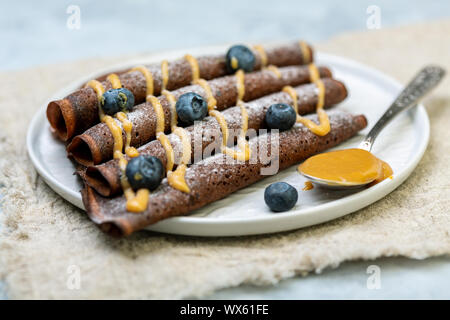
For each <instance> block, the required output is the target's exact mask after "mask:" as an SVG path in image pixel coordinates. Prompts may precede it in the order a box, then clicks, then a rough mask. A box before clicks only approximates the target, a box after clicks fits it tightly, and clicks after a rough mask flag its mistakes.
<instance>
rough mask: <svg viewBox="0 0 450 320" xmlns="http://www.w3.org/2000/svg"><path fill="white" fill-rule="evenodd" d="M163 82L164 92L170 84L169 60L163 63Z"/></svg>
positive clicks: (162, 88)
mask: <svg viewBox="0 0 450 320" xmlns="http://www.w3.org/2000/svg"><path fill="white" fill-rule="evenodd" d="M161 80H162V81H161V91H163V90H166V88H167V84H168V83H169V61H167V60H163V61H162V62H161Z"/></svg>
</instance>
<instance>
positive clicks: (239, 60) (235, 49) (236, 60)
mask: <svg viewBox="0 0 450 320" xmlns="http://www.w3.org/2000/svg"><path fill="white" fill-rule="evenodd" d="M225 59H226V60H225V62H226V67H227V71H228V73H235V72H236V71H238V70H239V69H242V70H244V71H245V72H252V71H253V68H254V66H255V61H256V59H255V55H254V54H253V52H252V50H250V49H249V48H247V47H246V46H243V45H235V46H232V47H231V48H230V49H229V50H228V52H227V54H226V58H225Z"/></svg>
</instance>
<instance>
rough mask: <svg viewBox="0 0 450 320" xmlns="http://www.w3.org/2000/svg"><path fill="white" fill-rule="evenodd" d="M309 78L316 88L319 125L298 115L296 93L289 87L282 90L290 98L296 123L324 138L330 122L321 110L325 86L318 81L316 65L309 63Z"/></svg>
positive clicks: (328, 130)
mask: <svg viewBox="0 0 450 320" xmlns="http://www.w3.org/2000/svg"><path fill="white" fill-rule="evenodd" d="M308 70H309V76H310V80H311V82H312V83H314V84H315V85H316V87H317V91H318V92H317V105H316V112H317V115H318V117H319V124H317V123H315V122H314V121H311V120H309V119H307V118H304V117H302V116H300V115H299V114H298V96H297V92H296V91H295V89H294V88H292V87H291V86H286V87H284V88H283V92H286V93H287V94H289V95H290V96H291V99H292V107H293V108H294V110H295V112H296V113H297V122H299V123H301V124H303V125H304V126H305V127H307V128H308V129H309V130H311V132H312V133H314V134H316V135H318V136H324V135H326V134H328V132H330V129H331V128H330V120H329V119H328V115H327V113H326V112H325V110H324V109H323V107H324V104H325V86H324V84H323V81H322V80H321V79H320V73H319V70H318V69H317V67H316V65H315V64H313V63H311V64H309V65H308Z"/></svg>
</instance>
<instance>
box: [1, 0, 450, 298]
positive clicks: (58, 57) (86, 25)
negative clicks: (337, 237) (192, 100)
mask: <svg viewBox="0 0 450 320" xmlns="http://www.w3.org/2000/svg"><path fill="white" fill-rule="evenodd" d="M71 4H74V5H79V6H80V9H81V28H80V29H79V30H69V29H68V28H67V27H66V20H67V18H68V17H69V14H67V13H66V9H67V7H68V6H69V5H71ZM369 5H378V6H379V7H380V9H381V26H382V27H385V26H391V25H398V24H407V23H413V22H420V21H425V20H428V19H434V18H442V17H446V16H447V17H448V16H449V15H450V2H449V1H433V2H430V1H396V2H395V4H394V3H393V2H392V1H366V0H364V1H359V2H357V3H352V4H351V5H347V6H345V5H343V4H342V3H341V2H337V1H329V0H326V1H320V2H311V1H283V2H274V1H245V2H244V1H231V0H229V1H226V2H225V1H220V2H219V1H205V0H201V1H195V3H194V2H193V1H189V2H188V1H171V2H169V1H157V2H156V1H149V2H145V1H128V2H127V3H125V2H115V1H109V2H103V3H102V2H99V1H96V2H92V1H91V2H88V1H58V2H56V1H40V2H36V1H21V2H6V1H2V2H1V3H0V41H1V43H3V44H6V45H4V46H3V48H2V49H3V50H1V51H0V69H1V70H11V69H20V68H26V67H29V66H33V65H39V64H50V63H54V62H62V61H68V60H73V59H80V58H86V57H93V56H110V55H119V54H125V53H132V52H138V51H139V52H141V51H154V50H158V49H169V48H177V47H191V46H198V45H206V44H215V43H222V42H236V41H264V40H281V39H290V38H306V39H307V40H309V41H311V42H317V41H320V40H324V39H326V38H328V37H329V36H332V35H334V34H336V33H340V32H344V31H348V30H364V29H365V28H366V19H367V17H368V15H367V13H366V8H367V7H368V6H369ZM449 262H450V259H449V258H435V259H429V260H425V261H411V260H407V259H394V258H393V259H381V260H377V261H375V262H371V263H368V262H351V263H346V264H344V265H342V266H341V267H340V268H339V269H336V270H329V271H325V272H324V273H323V274H322V275H320V276H309V277H306V278H295V279H291V280H286V281H283V282H282V283H280V284H279V285H277V286H274V287H262V288H261V287H247V286H243V287H239V288H234V289H227V290H223V291H221V292H218V293H216V294H215V295H213V296H212V298H234V299H236V298H237V299H239V298H252V299H253V298H280V299H289V298H326V299H327V298H331V299H332V298H350V299H352V298H446V299H448V298H450V297H449V290H448V288H449V284H450V283H449V281H448V279H450V267H449ZM369 264H376V265H379V266H380V267H381V272H382V273H381V274H382V278H381V285H382V286H381V289H380V290H369V289H367V287H366V280H367V276H368V275H367V274H366V268H367V266H368V265H369ZM2 291H4V288H3V286H2V284H1V283H0V292H2ZM0 297H1V293H0ZM3 298H5V296H4V295H3Z"/></svg>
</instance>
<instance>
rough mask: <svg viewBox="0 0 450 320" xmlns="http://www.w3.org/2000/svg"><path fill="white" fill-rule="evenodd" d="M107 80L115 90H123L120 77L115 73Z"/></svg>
mask: <svg viewBox="0 0 450 320" xmlns="http://www.w3.org/2000/svg"><path fill="white" fill-rule="evenodd" d="M106 80H108V81H109V82H110V83H111V87H112V88H113V89H119V88H122V84H121V83H120V79H119V76H118V75H117V74H115V73H111V74H109V75H108V76H107V77H106Z"/></svg>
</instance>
